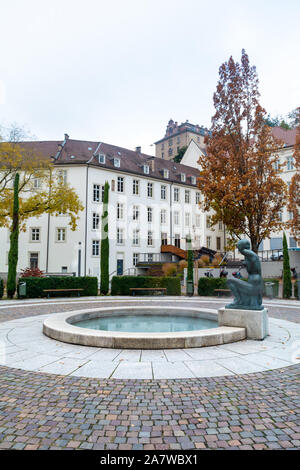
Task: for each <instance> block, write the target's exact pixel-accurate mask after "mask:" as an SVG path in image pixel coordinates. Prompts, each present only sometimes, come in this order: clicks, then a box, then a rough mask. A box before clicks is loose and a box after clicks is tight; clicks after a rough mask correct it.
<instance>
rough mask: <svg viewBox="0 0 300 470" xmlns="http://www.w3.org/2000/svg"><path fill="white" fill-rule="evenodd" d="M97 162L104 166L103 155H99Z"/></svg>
mask: <svg viewBox="0 0 300 470" xmlns="http://www.w3.org/2000/svg"><path fill="white" fill-rule="evenodd" d="M98 160H99V163H102V164H104V163H105V155H103V153H99V155H98ZM115 166H116V165H115Z"/></svg>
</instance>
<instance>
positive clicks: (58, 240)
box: [55, 227, 67, 243]
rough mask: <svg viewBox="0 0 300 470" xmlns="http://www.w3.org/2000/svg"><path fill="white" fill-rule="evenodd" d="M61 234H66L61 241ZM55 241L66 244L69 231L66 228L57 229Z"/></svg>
mask: <svg viewBox="0 0 300 470" xmlns="http://www.w3.org/2000/svg"><path fill="white" fill-rule="evenodd" d="M60 233H64V239H61V235H59V234H60ZM55 241H56V243H66V241H67V229H66V227H56V230H55Z"/></svg>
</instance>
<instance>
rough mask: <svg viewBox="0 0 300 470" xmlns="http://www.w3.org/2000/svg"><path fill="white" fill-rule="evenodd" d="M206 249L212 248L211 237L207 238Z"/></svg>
mask: <svg viewBox="0 0 300 470" xmlns="http://www.w3.org/2000/svg"><path fill="white" fill-rule="evenodd" d="M206 248H211V237H206Z"/></svg>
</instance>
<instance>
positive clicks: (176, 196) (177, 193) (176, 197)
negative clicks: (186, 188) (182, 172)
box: [174, 188, 180, 202]
mask: <svg viewBox="0 0 300 470" xmlns="http://www.w3.org/2000/svg"><path fill="white" fill-rule="evenodd" d="M179 201H180V190H179V188H174V202H179Z"/></svg>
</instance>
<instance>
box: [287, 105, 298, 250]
mask: <svg viewBox="0 0 300 470" xmlns="http://www.w3.org/2000/svg"><path fill="white" fill-rule="evenodd" d="M298 112H299V117H300V108H298ZM293 157H294V165H295V169H296V173H295V175H294V176H293V177H292V180H291V184H290V188H289V203H288V210H289V211H290V212H291V213H292V215H293V217H292V219H291V220H290V221H289V223H288V225H289V228H290V229H291V232H292V235H293V236H294V238H295V239H296V240H297V241H298V242H299V241H300V121H299V124H298V127H297V134H296V142H295V148H294V155H293Z"/></svg>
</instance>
